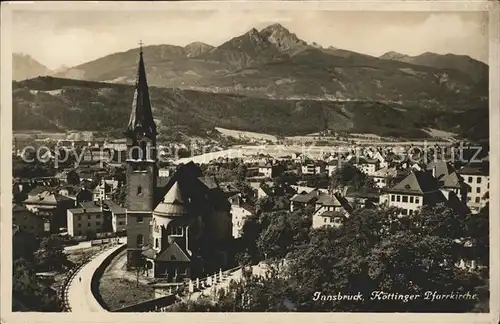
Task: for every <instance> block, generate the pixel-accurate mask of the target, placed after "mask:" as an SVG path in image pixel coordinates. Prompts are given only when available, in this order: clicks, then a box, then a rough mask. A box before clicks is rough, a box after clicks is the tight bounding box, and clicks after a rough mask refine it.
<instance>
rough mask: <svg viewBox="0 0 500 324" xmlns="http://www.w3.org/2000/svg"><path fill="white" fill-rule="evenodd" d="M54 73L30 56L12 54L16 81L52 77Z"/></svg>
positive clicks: (13, 72) (13, 73) (13, 75)
mask: <svg viewBox="0 0 500 324" xmlns="http://www.w3.org/2000/svg"><path fill="white" fill-rule="evenodd" d="M51 73H52V71H51V70H50V69H49V68H48V67H46V66H45V65H43V64H41V63H40V62H38V61H37V60H35V59H34V58H32V57H31V56H29V55H24V54H19V53H13V54H12V79H13V80H16V81H21V80H26V79H31V78H36V77H38V76H46V75H50V74H51Z"/></svg>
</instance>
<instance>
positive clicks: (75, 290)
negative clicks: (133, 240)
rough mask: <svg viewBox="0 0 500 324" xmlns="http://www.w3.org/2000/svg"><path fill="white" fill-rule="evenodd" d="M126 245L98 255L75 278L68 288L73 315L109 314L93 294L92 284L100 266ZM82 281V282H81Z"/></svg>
mask: <svg viewBox="0 0 500 324" xmlns="http://www.w3.org/2000/svg"><path fill="white" fill-rule="evenodd" d="M124 244H125V243H122V244H119V245H117V246H115V247H113V248H110V249H109V250H105V251H104V252H102V253H100V254H99V255H97V256H96V257H95V258H94V259H92V260H91V261H90V262H89V263H87V264H86V265H84V266H83V267H82V268H81V269H80V270H79V271H78V272H77V273H76V274H75V276H74V277H73V279H72V280H71V281H70V283H69V287H68V303H69V306H70V307H71V312H72V313H88V312H107V310H105V309H104V308H102V306H101V305H100V304H99V302H98V301H97V300H96V299H95V297H94V295H93V294H92V290H91V289H90V287H91V282H92V276H93V274H94V272H95V271H96V270H97V268H98V267H99V265H101V263H102V262H103V261H104V260H105V259H106V258H107V257H108V256H109V255H110V254H111V253H113V252H114V251H116V250H117V249H119V248H120V247H121V246H123V245H124ZM80 279H81V280H80Z"/></svg>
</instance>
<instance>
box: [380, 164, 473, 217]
mask: <svg viewBox="0 0 500 324" xmlns="http://www.w3.org/2000/svg"><path fill="white" fill-rule="evenodd" d="M383 202H386V203H387V204H388V205H389V206H393V207H397V208H401V210H402V211H401V215H413V214H414V213H415V212H416V211H417V210H419V209H420V208H421V207H422V206H424V205H425V206H435V205H437V204H440V203H444V204H445V205H447V206H448V207H451V208H453V209H454V210H456V211H457V212H459V213H467V208H466V206H465V204H464V203H463V202H461V201H460V198H459V197H458V196H457V195H456V193H455V192H454V191H452V190H449V189H446V188H443V183H442V182H440V181H439V180H438V179H436V178H435V177H433V175H432V172H430V171H413V172H412V173H410V174H409V175H408V176H407V177H406V178H405V179H403V180H402V181H401V182H400V183H398V184H397V185H395V186H394V187H392V188H390V189H388V190H387V193H386V194H384V195H383V196H381V203H383Z"/></svg>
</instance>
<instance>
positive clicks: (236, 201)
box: [229, 194, 252, 239]
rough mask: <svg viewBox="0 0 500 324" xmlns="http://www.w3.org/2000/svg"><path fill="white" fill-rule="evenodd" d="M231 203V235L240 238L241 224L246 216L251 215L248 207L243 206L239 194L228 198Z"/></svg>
mask: <svg viewBox="0 0 500 324" xmlns="http://www.w3.org/2000/svg"><path fill="white" fill-rule="evenodd" d="M229 201H230V203H231V219H232V224H233V229H232V233H233V237H234V238H235V239H237V238H240V237H241V235H242V230H243V225H244V224H245V221H246V219H247V218H248V217H250V216H251V215H252V212H251V211H250V208H249V207H248V206H245V204H244V201H243V199H242V198H241V195H240V194H236V195H234V196H232V197H231V198H230V199H229Z"/></svg>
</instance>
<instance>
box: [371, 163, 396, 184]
mask: <svg viewBox="0 0 500 324" xmlns="http://www.w3.org/2000/svg"><path fill="white" fill-rule="evenodd" d="M397 175H398V171H397V169H396V168H387V167H386V168H382V169H379V170H377V171H375V172H374V173H372V175H371V177H372V179H373V182H374V183H375V186H376V187H377V188H380V189H382V188H385V187H387V184H388V181H389V180H390V179H394V178H396V177H397Z"/></svg>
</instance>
